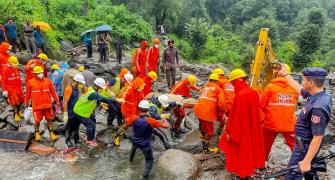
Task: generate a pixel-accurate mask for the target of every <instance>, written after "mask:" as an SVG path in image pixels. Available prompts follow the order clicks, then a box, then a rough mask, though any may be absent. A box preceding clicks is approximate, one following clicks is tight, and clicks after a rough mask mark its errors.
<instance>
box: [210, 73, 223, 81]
mask: <svg viewBox="0 0 335 180" xmlns="http://www.w3.org/2000/svg"><path fill="white" fill-rule="evenodd" d="M208 79H210V80H215V81H218V80H219V79H220V77H219V75H218V74H216V73H212V74H211V75H210V76H209V78H208Z"/></svg>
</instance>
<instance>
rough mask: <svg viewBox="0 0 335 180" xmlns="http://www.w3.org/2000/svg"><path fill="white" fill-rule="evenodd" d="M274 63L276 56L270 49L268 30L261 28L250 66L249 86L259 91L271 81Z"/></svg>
mask: <svg viewBox="0 0 335 180" xmlns="http://www.w3.org/2000/svg"><path fill="white" fill-rule="evenodd" d="M274 62H276V55H275V53H274V51H273V50H272V47H271V40H270V39H269V28H262V29H261V32H260V34H259V38H258V41H257V44H256V51H255V58H254V59H253V61H252V63H251V65H250V69H251V70H250V86H251V87H252V88H253V89H255V90H257V91H261V90H262V89H263V88H264V87H265V86H266V85H267V84H268V83H270V81H271V79H273V70H272V67H271V64H272V63H274Z"/></svg>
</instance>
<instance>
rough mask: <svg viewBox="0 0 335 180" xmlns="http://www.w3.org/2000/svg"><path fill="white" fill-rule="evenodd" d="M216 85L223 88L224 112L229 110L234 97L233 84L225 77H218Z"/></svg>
mask: <svg viewBox="0 0 335 180" xmlns="http://www.w3.org/2000/svg"><path fill="white" fill-rule="evenodd" d="M218 86H219V87H220V88H221V89H222V90H223V93H224V107H225V109H226V112H228V113H229V112H230V110H231V108H232V106H233V103H234V98H235V93H234V86H233V85H232V84H231V83H230V82H229V80H228V79H227V78H225V77H220V80H219V83H218Z"/></svg>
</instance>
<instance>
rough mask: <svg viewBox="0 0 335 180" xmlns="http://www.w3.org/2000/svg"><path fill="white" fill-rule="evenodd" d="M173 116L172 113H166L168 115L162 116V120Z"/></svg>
mask: <svg viewBox="0 0 335 180" xmlns="http://www.w3.org/2000/svg"><path fill="white" fill-rule="evenodd" d="M170 117H171V114H170V113H166V114H161V118H162V119H170Z"/></svg>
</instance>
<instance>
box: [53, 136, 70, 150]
mask: <svg viewBox="0 0 335 180" xmlns="http://www.w3.org/2000/svg"><path fill="white" fill-rule="evenodd" d="M54 147H56V148H57V149H65V148H67V145H66V142H65V137H63V136H60V137H59V138H58V139H57V141H56V142H55V143H54Z"/></svg>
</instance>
